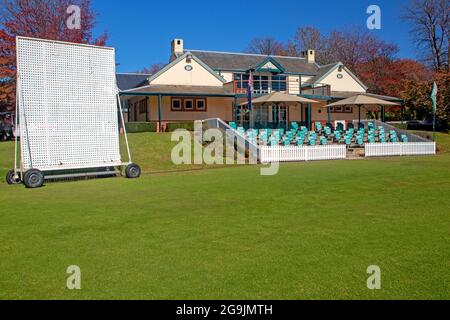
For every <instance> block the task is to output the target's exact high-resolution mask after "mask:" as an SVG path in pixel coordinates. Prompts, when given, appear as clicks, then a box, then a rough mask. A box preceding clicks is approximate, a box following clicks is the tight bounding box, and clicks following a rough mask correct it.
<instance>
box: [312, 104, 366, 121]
mask: <svg viewBox="0 0 450 320" xmlns="http://www.w3.org/2000/svg"><path fill="white" fill-rule="evenodd" d="M326 105H327V102H326V101H321V102H320V104H315V105H314V106H313V109H312V111H311V118H312V121H313V122H315V121H320V122H322V123H326V122H327V121H328V112H327V108H323V107H324V106H326ZM358 117H359V114H358V108H357V107H353V113H331V121H332V122H333V123H334V121H352V120H358ZM361 119H362V120H364V119H366V113H365V111H364V110H363V109H361Z"/></svg>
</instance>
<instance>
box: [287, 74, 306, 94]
mask: <svg viewBox="0 0 450 320" xmlns="http://www.w3.org/2000/svg"><path fill="white" fill-rule="evenodd" d="M287 81H288V92H289V94H300V77H299V76H288V77H287ZM302 81H303V77H302Z"/></svg>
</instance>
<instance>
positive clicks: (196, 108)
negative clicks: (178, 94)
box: [195, 99, 206, 111]
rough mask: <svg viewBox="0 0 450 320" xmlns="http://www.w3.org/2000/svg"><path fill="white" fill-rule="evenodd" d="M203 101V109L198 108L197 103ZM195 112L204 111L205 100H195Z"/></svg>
mask: <svg viewBox="0 0 450 320" xmlns="http://www.w3.org/2000/svg"><path fill="white" fill-rule="evenodd" d="M199 101H203V108H199V107H198V102H199ZM195 110H199V111H205V110H206V99H197V100H195Z"/></svg>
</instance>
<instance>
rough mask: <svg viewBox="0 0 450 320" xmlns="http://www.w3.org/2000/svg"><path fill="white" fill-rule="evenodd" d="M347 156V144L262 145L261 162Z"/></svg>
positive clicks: (332, 158)
mask: <svg viewBox="0 0 450 320" xmlns="http://www.w3.org/2000/svg"><path fill="white" fill-rule="evenodd" d="M346 157H347V148H346V146H345V145H330V146H315V147H309V146H303V147H295V146H291V147H281V146H279V147H267V146H261V147H260V161H261V163H270V162H294V161H316V160H338V159H345V158H346Z"/></svg>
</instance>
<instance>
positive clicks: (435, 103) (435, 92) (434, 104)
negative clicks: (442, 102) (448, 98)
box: [430, 82, 438, 114]
mask: <svg viewBox="0 0 450 320" xmlns="http://www.w3.org/2000/svg"><path fill="white" fill-rule="evenodd" d="M437 94H438V87H437V85H436V82H435V83H434V84H433V91H432V92H431V97H430V98H431V101H432V102H433V113H434V114H436V109H437Z"/></svg>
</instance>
